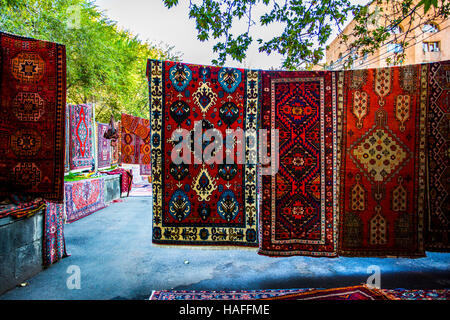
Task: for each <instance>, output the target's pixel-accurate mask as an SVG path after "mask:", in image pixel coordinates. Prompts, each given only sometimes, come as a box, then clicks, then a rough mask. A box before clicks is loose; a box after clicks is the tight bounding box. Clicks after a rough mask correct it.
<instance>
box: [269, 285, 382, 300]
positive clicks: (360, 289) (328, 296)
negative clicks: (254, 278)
mask: <svg viewBox="0 0 450 320" xmlns="http://www.w3.org/2000/svg"><path fill="white" fill-rule="evenodd" d="M262 300H390V299H389V297H388V296H386V295H385V294H384V293H383V292H382V291H381V290H378V289H371V288H368V287H367V286H365V285H360V286H353V287H344V288H335V289H320V290H311V291H307V292H300V293H291V294H283V295H279V296H276V297H270V298H264V299H262Z"/></svg>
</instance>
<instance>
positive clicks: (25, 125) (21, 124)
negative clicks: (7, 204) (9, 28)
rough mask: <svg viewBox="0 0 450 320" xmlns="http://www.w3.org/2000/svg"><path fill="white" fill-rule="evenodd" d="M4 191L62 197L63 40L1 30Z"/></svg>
mask: <svg viewBox="0 0 450 320" xmlns="http://www.w3.org/2000/svg"><path fill="white" fill-rule="evenodd" d="M0 47H1V52H0V195H7V194H10V193H28V194H32V195H33V196H36V197H43V198H46V199H51V200H58V201H61V200H62V199H63V195H64V193H63V192H64V190H63V179H64V146H65V142H64V138H65V137H64V118H65V111H64V110H65V109H64V108H65V104H66V51H65V46H63V45H60V44H56V43H51V42H47V41H40V40H35V39H30V38H24V37H20V36H14V35H10V34H6V33H3V32H0Z"/></svg>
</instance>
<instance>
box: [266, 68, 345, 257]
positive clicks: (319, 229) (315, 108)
mask: <svg viewBox="0 0 450 320" xmlns="http://www.w3.org/2000/svg"><path fill="white" fill-rule="evenodd" d="M335 82H336V79H335V73H332V72H273V71H262V90H263V93H262V94H263V98H262V115H261V117H262V128H263V129H267V130H268V139H267V145H268V151H269V153H270V155H271V163H272V164H274V163H276V162H277V161H278V163H279V165H278V171H277V172H276V174H265V175H263V176H262V192H261V193H262V204H261V213H260V214H261V243H260V249H259V253H260V254H263V255H269V256H291V255H309V256H328V257H333V256H336V251H337V230H338V225H337V218H338V211H337V202H336V201H337V198H336V195H337V192H338V190H337V188H336V185H337V179H338V177H337V172H336V170H335V169H333V168H336V166H337V163H336V151H337V150H336V121H337V119H336V113H335V110H336V108H335V106H336V91H335V85H336V84H335ZM274 130H278V132H279V153H278V154H279V156H278V160H277V157H276V154H277V153H276V152H274V150H272V149H271V148H272V147H271V140H270V139H271V136H270V134H271V132H274ZM260 152H262V151H261V150H260ZM263 166H264V165H263Z"/></svg>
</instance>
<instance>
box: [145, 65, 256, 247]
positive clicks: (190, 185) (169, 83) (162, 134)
mask: <svg viewBox="0 0 450 320" xmlns="http://www.w3.org/2000/svg"><path fill="white" fill-rule="evenodd" d="M147 75H148V80H149V86H150V114H151V129H152V138H151V142H152V184H153V193H154V197H153V242H154V243H158V244H179V245H228V246H230V245H233V246H234V245H237V246H257V245H258V234H257V231H258V218H257V210H256V209H257V202H256V197H257V196H256V182H257V178H256V165H255V164H239V163H238V162H237V161H234V163H223V164H217V163H213V164H206V163H205V162H204V159H203V155H202V154H199V153H202V152H195V149H198V150H200V151H202V150H205V148H206V144H205V141H201V140H202V137H203V134H202V133H204V132H205V131H206V130H208V129H211V130H212V131H213V132H214V133H219V132H220V133H221V134H222V137H226V132H227V131H229V130H236V129H237V128H240V129H242V130H244V131H246V132H247V133H249V130H250V129H254V130H256V129H258V127H257V121H258V107H257V106H258V100H259V86H258V81H259V77H258V72H256V71H250V70H243V69H231V68H219V67H209V66H200V65H191V64H182V63H175V62H169V61H165V62H161V61H156V60H149V61H148V65H147ZM194 128H195V129H197V130H195V132H197V134H194ZM182 129H184V130H185V131H184V132H185V133H187V134H186V135H187V136H188V138H187V140H188V141H187V143H185V144H187V145H188V146H190V147H188V148H189V149H190V150H194V152H191V151H189V152H187V153H186V154H184V156H186V157H189V158H190V159H191V160H192V161H190V162H191V164H188V163H186V162H181V163H180V164H175V163H174V162H172V160H171V152H172V150H173V148H174V146H175V145H176V143H175V140H172V134H173V133H174V131H175V130H177V131H176V132H180V131H182ZM254 135H256V132H254ZM254 138H255V137H254V136H249V140H253V141H256V139H254ZM180 139H181V138H180ZM224 139H225V138H224ZM229 140H230V141H229V144H228V145H226V147H225V149H226V150H230V151H231V150H232V149H233V150H234V149H235V148H234V147H235V146H236V149H239V148H240V147H242V143H239V144H238V143H237V142H238V141H237V140H236V139H233V140H231V139H229ZM185 142H186V141H185ZM253 148H254V149H253ZM222 149H223V148H222ZM222 149H220V150H216V155H217V156H219V153H221V154H222V155H223V154H224V153H226V152H223V150H222ZM246 151H247V152H246V153H245V154H243V153H241V154H240V155H241V156H243V157H244V156H245V157H246V159H245V160H249V159H250V157H252V156H255V155H256V143H255V145H254V146H248V147H247V150H246ZM192 153H193V154H192ZM231 154H232V155H233V154H234V153H233V152H231ZM224 158H225V156H224ZM241 163H242V162H241ZM255 163H256V161H255Z"/></svg>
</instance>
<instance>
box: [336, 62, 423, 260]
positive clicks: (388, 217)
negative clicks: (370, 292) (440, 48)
mask: <svg viewBox="0 0 450 320" xmlns="http://www.w3.org/2000/svg"><path fill="white" fill-rule="evenodd" d="M427 68H428V65H413V66H406V67H393V68H384V69H368V70H354V71H345V72H340V73H338V97H339V101H338V113H339V114H342V119H341V121H342V122H340V123H339V125H342V134H341V136H340V139H341V140H342V141H341V142H342V144H341V146H342V150H341V151H342V153H341V157H342V159H341V161H342V167H341V175H340V177H341V182H340V185H341V199H340V210H341V218H340V254H341V255H348V256H405V257H420V256H424V242H423V236H422V234H423V229H424V223H423V219H424V214H425V209H426V208H425V187H426V186H425V172H426V170H425V168H426V167H425V164H426V159H425V152H426V150H425V146H426V113H427V87H428V79H427Z"/></svg>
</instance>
